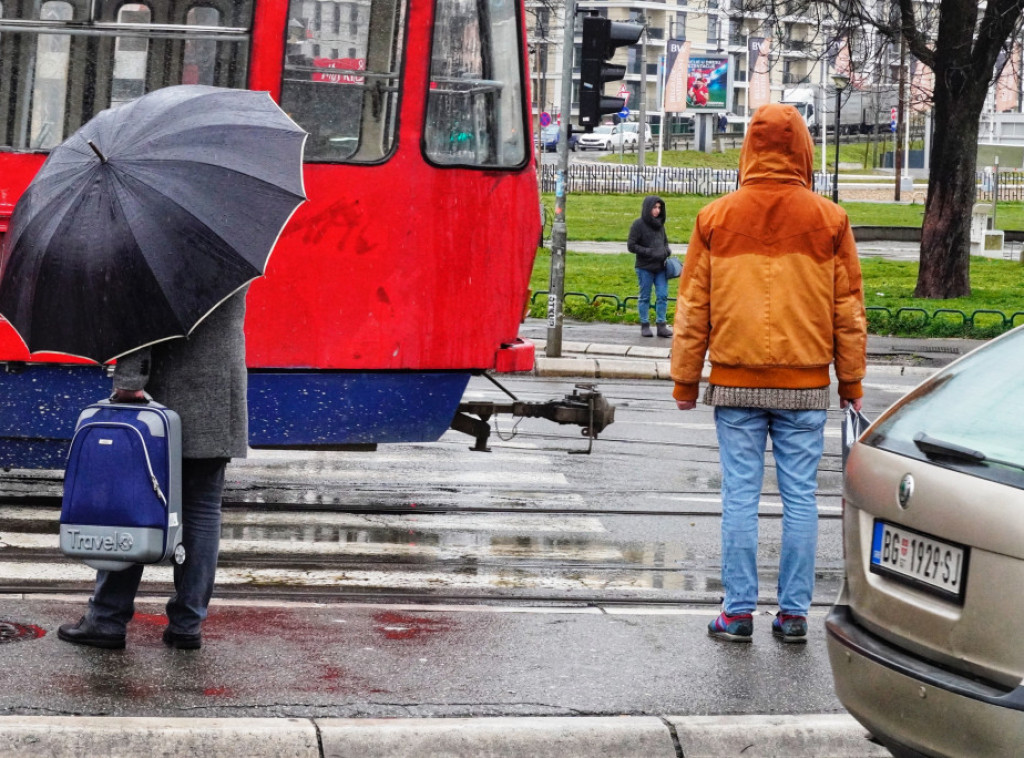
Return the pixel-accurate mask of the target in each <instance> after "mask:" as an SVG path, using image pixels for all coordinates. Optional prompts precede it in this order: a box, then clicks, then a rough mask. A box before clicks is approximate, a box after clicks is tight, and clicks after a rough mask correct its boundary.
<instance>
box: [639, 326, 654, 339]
mask: <svg viewBox="0 0 1024 758" xmlns="http://www.w3.org/2000/svg"><path fill="white" fill-rule="evenodd" d="M640 336H641V337H653V336H654V332H652V331H651V325H650V324H640Z"/></svg>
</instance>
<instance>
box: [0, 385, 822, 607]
mask: <svg viewBox="0 0 1024 758" xmlns="http://www.w3.org/2000/svg"><path fill="white" fill-rule="evenodd" d="M616 401H617V402H618V398H616ZM626 405H627V406H631V407H630V410H629V411H627V412H626V413H622V414H620V418H619V419H618V420H617V421H616V425H615V426H613V427H611V428H610V429H609V430H608V431H607V432H605V433H603V434H602V435H601V437H600V439H599V440H598V441H597V442H596V445H595V451H596V453H595V454H594V455H568V453H570V452H572V451H574V450H578V449H579V448H581V447H583V446H584V445H585V443H584V441H583V440H581V438H580V437H576V436H573V435H570V434H568V433H566V432H565V431H561V433H551V432H550V431H549V427H545V426H544V423H545V422H543V421H536V420H532V419H527V420H525V421H524V423H523V424H521V425H519V426H518V427H517V428H516V433H515V436H514V437H513V436H511V434H510V430H509V428H507V427H501V426H499V427H498V428H497V429H496V432H497V433H496V434H495V436H494V437H492V446H493V448H494V452H492V453H486V454H484V453H479V452H470V450H469V447H470V444H471V441H470V440H469V438H467V437H465V436H462V435H458V434H455V433H449V434H447V435H445V436H444V437H443V438H442V440H441V441H439V442H437V443H424V444H410V445H401V446H396V447H391V446H387V447H385V446H382V447H381V448H380V449H379V450H378V451H376V452H373V453H366V452H362V453H354V452H335V453H327V452H322V453H300V452H291V453H289V452H285V451H254V452H253V454H252V455H251V456H250V458H249V459H247V460H245V461H238V462H234V463H233V464H232V465H231V466H230V467H229V473H228V481H229V483H228V486H227V489H226V492H225V507H224V519H223V526H222V536H223V541H222V551H221V560H220V568H219V570H218V590H217V592H218V595H219V596H221V597H225V598H234V599H237V600H252V601H262V602H289V601H296V602H316V603H354V602H388V603H405V604H415V603H425V604H447V603H452V604H497V605H507V606H521V605H557V606H605V605H607V606H612V605H616V606H618V605H632V606H643V607H650V608H652V609H657V608H662V609H666V608H672V607H674V606H681V605H698V606H713V605H716V604H718V603H719V602H720V598H721V587H720V579H719V573H720V567H719V528H720V520H721V517H720V493H719V491H718V489H719V486H720V485H719V482H718V479H717V476H718V475H717V445H716V444H715V443H714V439H713V431H709V429H710V425H709V422H710V421H711V420H710V418H709V417H706V416H704V415H697V416H694V417H689V418H693V421H692V422H687V427H688V428H687V429H686V434H685V435H684V436H674V435H677V434H678V429H676V428H674V427H678V424H673V423H671V422H664V423H661V427H659V426H658V425H659V419H662V418H667V419H675V418H677V416H675V415H674V414H673V415H668V416H665V415H659V414H656V413H650V412H648V411H649V409H648V407H647V406H648V405H650V406H651V409H658V410H660V411H664V410H665V409H666V408H667V406H666V403H664V402H658V403H645V402H643V401H642V399H640V400H637V401H635V402H631V401H629V400H627V402H626ZM638 426H643V427H645V431H643V432H641V431H639V430H637V427H638ZM705 427H708V429H706V428H705ZM652 430H653V432H652ZM634 432H635V434H634ZM832 447H833V448H834V447H835V445H833V446H832ZM766 463H767V466H768V469H769V479H771V480H773V478H774V473H773V466H772V461H771V459H770V456H769V458H768V460H767V461H766ZM840 476H841V475H840V458H839V454H838V451H837V450H834V449H831V450H830V451H829V452H827V453H826V456H825V459H824V460H823V462H822V466H821V477H820V482H819V486H820V496H821V497H820V503H821V508H820V514H819V515H820V521H821V524H822V535H823V539H822V542H823V544H824V548H823V550H822V555H823V556H824V557H825V560H823V561H819V566H820V568H819V591H818V592H817V593H816V596H815V602H816V603H819V604H821V605H826V604H828V603H830V602H831V601H832V600H833V599H834V597H835V594H836V590H837V588H838V585H839V581H840V579H841V575H842V568H841V557H839V556H841V548H840V545H839V540H838V535H839V532H840V526H839V517H840V514H841V509H840V500H841V492H840ZM60 490H61V481H60V472H49V473H48V474H45V475H41V476H33V475H31V474H26V473H25V472H17V471H15V472H6V473H0V595H2V594H12V593H15V594H18V593H35V594H48V595H57V594H68V593H70V594H77V595H81V594H83V593H88V592H89V590H90V588H91V583H92V579H93V576H94V572H93V571H92V569H90V568H89V567H88V566H85V565H84V564H81V563H78V562H75V561H71V560H69V559H67V558H65V557H64V556H62V555H61V554H60V553H59V551H58V549H57V531H58V527H57V525H58V520H59V507H60ZM761 514H762V517H763V520H762V524H763V526H762V534H763V535H764V537H765V550H764V551H763V555H762V556H761V560H760V562H761V564H762V576H761V578H762V587H763V588H765V591H766V592H767V591H768V590H770V589H771V588H773V587H774V585H775V583H776V582H775V570H776V569H775V567H776V566H777V562H778V559H777V549H778V542H779V540H778V533H779V531H780V527H781V523H780V522H781V515H782V509H781V502H780V499H779V496H778V494H777V492H775V491H774V487H773V486H771V484H769V485H768V486H767V487H766V493H765V496H764V498H763V499H762V507H761ZM170 582H171V570H170V567H169V566H163V565H161V566H153V567H151V568H148V569H147V572H146V579H145V580H144V584H143V592H151V593H153V595H154V596H160V595H165V594H166V592H167V591H168V589H169V587H170ZM766 600H767V598H766Z"/></svg>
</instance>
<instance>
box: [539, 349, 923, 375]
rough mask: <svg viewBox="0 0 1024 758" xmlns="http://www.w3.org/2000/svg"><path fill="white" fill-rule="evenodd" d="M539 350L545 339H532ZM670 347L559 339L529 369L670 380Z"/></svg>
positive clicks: (878, 368)
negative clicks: (551, 354) (554, 352)
mask: <svg viewBox="0 0 1024 758" xmlns="http://www.w3.org/2000/svg"><path fill="white" fill-rule="evenodd" d="M532 341H533V343H534V346H535V348H536V350H537V352H538V353H539V352H540V351H543V350H544V348H545V347H546V345H547V342H546V340H532ZM670 353H671V350H670V349H669V348H667V347H665V348H660V347H637V346H635V345H605V344H598V343H587V342H563V343H562V356H561V357H559V358H548V357H547V356H544V355H536V356H535V357H534V366H533V369H532V371H531V372H530V373H531V374H532V375H533V376H541V377H580V378H587V379H664V380H671V378H672V375H671V364H670V359H669V357H670ZM868 366H869V367H870V371H871V373H872V374H874V375H876V376H919V377H921V378H922V379H923V378H926V377H929V376H931V375H932V374H934V373H935V372H936V371H938V370H939V368H938V367H935V366H931V367H929V366H901V365H893V364H891V363H872V362H871V356H870V355H868ZM710 371H711V364H710V363H707V362H705V364H704V371H703V372H702V375H701V380H702V381H708V377H709V376H710Z"/></svg>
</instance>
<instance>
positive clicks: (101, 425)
mask: <svg viewBox="0 0 1024 758" xmlns="http://www.w3.org/2000/svg"><path fill="white" fill-rule="evenodd" d="M110 427H119V428H123V429H131V430H132V431H133V432H135V434H136V436H137V437H138V438H139V442H140V443H142V455H143V457H144V458H145V459H146V470H147V471H148V472H149V481H150V483H151V484H152V485H153V492H155V493H156V496H157V497H158V498H159V499H160V502H161V503H163V505H164V508H167V498H166V496H165V495H164V493H163V491H162V490H161V489H160V482H159V481H157V478H156V474H155V473H153V464H152V463H151V462H150V458H149V448H148V447H146V438H145V437H143V436H142V432H140V431H139V430H138V429H136V428H135V427H134V426H132V425H131V424H124V423H121V422H118V421H100V422H95V423H91V424H86V425H85V426H83V427H82V428H81V429H78V430H77V431H76V432H75V435H74V436H73V437H72V438H71V447H70V448H69V450H68V459H69V460H70V459H71V451H72V450H74V449H75V440H77V439H78V435H79V434H81V433H82V432H84V431H87V430H96V429H101V428H108V429H109V428H110Z"/></svg>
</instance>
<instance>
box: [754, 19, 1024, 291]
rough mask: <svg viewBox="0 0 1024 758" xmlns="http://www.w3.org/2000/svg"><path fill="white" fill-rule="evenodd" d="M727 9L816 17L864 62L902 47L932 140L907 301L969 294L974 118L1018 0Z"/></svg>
mask: <svg viewBox="0 0 1024 758" xmlns="http://www.w3.org/2000/svg"><path fill="white" fill-rule="evenodd" d="M735 6H736V7H738V6H742V8H743V9H744V10H746V11H760V12H762V13H766V14H767V17H768V19H769V21H768V23H769V24H770V23H771V20H773V19H780V18H785V17H792V16H794V15H799V14H807V15H810V16H813V17H817V18H821V19H822V20H823V21H824V22H825V23H824V24H823V26H822V28H824V29H833V30H835V35H834V39H840V38H846V39H849V40H855V41H856V44H851V48H852V49H854V50H858V51H859V54H860V55H861V56H862V58H863V59H865V60H867V59H868V58H874V60H875V61H877V62H878V63H882V64H883V65H884V63H883V62H884V60H885V58H886V57H887V56H888V55H890V52H891V49H892V48H891V47H890V46H899V45H900V44H901V42H902V44H905V45H906V49H907V50H909V52H910V53H911V54H912V55H913V56H914V57H915V58H916V59H917V60H918V61H920V62H921V63H923V64H924V65H926V66H928V67H929V68H930V69H931V70H932V71H933V72H934V77H935V82H934V89H933V92H932V106H933V113H934V133H933V138H932V147H931V164H930V173H929V177H928V195H927V199H926V204H925V216H924V222H923V226H922V233H921V266H920V270H919V273H918V279H917V287H916V289H915V290H914V296H915V297H923V298H953V297H963V296H966V295H969V294H970V293H971V281H970V267H969V260H970V258H969V254H970V224H971V209H972V206H973V204H974V199H975V181H976V179H975V177H976V171H977V144H978V130H979V121H980V118H981V112H982V109H983V107H984V105H985V99H986V96H987V94H988V91H989V88H990V87H991V85H992V84H993V83H994V81H995V78H996V77H997V76H998V74H999V71H997V70H996V64H997V61H999V60H1000V59H1001V58H1000V56H1001V54H1003V53H1004V52H1006V53H1009V51H1010V48H1011V47H1012V43H1013V41H1014V40H1016V39H1018V38H1019V36H1020V33H1021V25H1022V17H1024V0H987V1H985V2H979V0H940V1H939V2H938V3H926V2H921V1H920V0H739V2H736V3H735Z"/></svg>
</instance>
